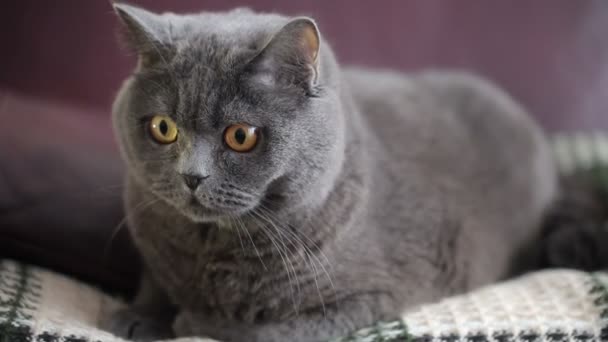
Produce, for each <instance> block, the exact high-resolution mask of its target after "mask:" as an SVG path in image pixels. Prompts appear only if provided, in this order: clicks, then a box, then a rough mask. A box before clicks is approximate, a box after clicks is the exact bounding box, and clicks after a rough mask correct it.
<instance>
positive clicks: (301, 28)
mask: <svg viewBox="0 0 608 342" xmlns="http://www.w3.org/2000/svg"><path fill="white" fill-rule="evenodd" d="M320 48H321V38H320V34H319V29H318V28H317V25H316V24H315V22H314V21H313V20H312V19H310V18H304V17H302V18H296V19H293V20H292V21H290V22H289V23H287V24H286V25H285V26H283V28H281V29H280V30H279V31H278V32H277V33H276V34H275V35H274V36H273V37H272V39H271V40H270V42H269V43H268V44H267V45H266V47H264V49H263V50H262V52H261V53H260V54H259V55H258V56H257V57H256V58H255V59H254V61H253V62H252V65H253V68H254V72H255V73H256V77H259V78H260V79H261V80H263V82H264V83H267V84H283V85H295V86H300V87H303V88H305V90H306V91H311V90H312V87H313V86H314V85H315V84H316V83H317V81H318V79H319V59H320V58H319V54H320Z"/></svg>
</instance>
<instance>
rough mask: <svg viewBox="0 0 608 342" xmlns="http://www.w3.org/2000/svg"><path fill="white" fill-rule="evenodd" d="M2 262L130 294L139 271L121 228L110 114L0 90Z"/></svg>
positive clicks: (119, 179)
mask: <svg viewBox="0 0 608 342" xmlns="http://www.w3.org/2000/svg"><path fill="white" fill-rule="evenodd" d="M0 118H3V119H4V120H2V121H0V125H1V126H2V134H0V163H1V164H0V257H11V258H18V259H19V260H24V261H28V262H31V263H35V264H38V265H42V266H45V267H50V268H53V269H57V270H60V271H62V272H65V273H67V274H71V275H75V276H78V277H80V278H81V279H83V280H86V281H89V282H91V283H95V284H100V285H102V286H104V287H105V288H108V289H110V290H113V291H121V292H126V293H129V292H130V291H132V289H133V286H134V284H135V283H136V281H135V279H136V277H137V275H138V273H139V266H138V262H137V254H136V253H135V252H134V249H133V248H132V247H131V245H130V242H129V240H128V238H127V235H128V234H126V230H125V229H124V227H121V228H123V229H120V230H119V231H118V234H117V236H116V237H115V238H114V239H111V236H112V233H113V231H114V229H115V228H116V227H117V226H118V225H119V223H120V222H121V220H122V219H123V218H124V214H123V209H122V204H121V193H122V185H121V184H122V177H123V176H122V173H123V167H122V164H121V161H120V158H119V154H118V152H117V150H116V147H115V145H114V143H113V138H112V133H111V129H110V123H109V114H107V113H103V112H99V111H96V110H92V109H88V108H77V107H69V106H64V105H58V104H53V103H48V102H41V101H36V100H34V99H31V98H26V97H21V96H17V95H15V94H12V93H9V92H7V91H2V90H1V89H0Z"/></svg>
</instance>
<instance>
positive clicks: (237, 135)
mask: <svg viewBox="0 0 608 342" xmlns="http://www.w3.org/2000/svg"><path fill="white" fill-rule="evenodd" d="M234 139H236V141H237V142H238V143H239V144H241V145H242V144H243V143H244V142H245V139H247V133H245V130H244V129H242V128H239V129H237V130H236V132H234Z"/></svg>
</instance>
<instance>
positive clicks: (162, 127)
mask: <svg viewBox="0 0 608 342" xmlns="http://www.w3.org/2000/svg"><path fill="white" fill-rule="evenodd" d="M158 128H159V129H160V133H162V135H167V132H168V131H169V126H167V122H166V121H165V120H163V121H161V122H160V125H158Z"/></svg>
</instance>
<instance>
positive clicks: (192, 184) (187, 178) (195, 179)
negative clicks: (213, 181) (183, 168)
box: [182, 173, 209, 191]
mask: <svg viewBox="0 0 608 342" xmlns="http://www.w3.org/2000/svg"><path fill="white" fill-rule="evenodd" d="M182 178H183V179H184V183H185V184H186V186H187V187H188V189H190V190H192V191H194V190H196V188H198V186H199V185H200V184H201V182H202V181H203V180H205V179H207V178H209V176H203V175H200V174H191V173H183V174H182Z"/></svg>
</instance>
